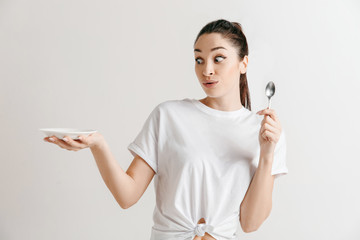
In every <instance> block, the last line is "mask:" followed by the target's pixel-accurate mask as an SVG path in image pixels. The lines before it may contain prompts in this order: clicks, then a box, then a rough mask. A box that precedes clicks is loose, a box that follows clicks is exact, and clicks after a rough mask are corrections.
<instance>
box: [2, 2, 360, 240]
mask: <svg viewBox="0 0 360 240" xmlns="http://www.w3.org/2000/svg"><path fill="white" fill-rule="evenodd" d="M219 18H224V19H226V20H229V21H237V22H239V23H240V24H241V25H242V26H243V29H244V32H245V35H246V37H247V39H248V43H249V65H248V81H249V88H250V96H251V101H252V110H253V111H258V110H260V109H263V108H266V106H267V98H266V97H265V95H264V89H265V86H266V83H267V82H268V81H274V82H275V84H276V93H275V96H274V97H273V98H272V108H273V109H275V110H276V112H277V114H278V116H279V118H280V121H281V123H282V126H283V128H284V129H285V130H286V132H287V166H288V168H289V174H288V175H286V176H284V177H281V178H279V179H278V180H276V181H275V185H274V192H273V208H272V212H271V215H270V217H269V218H268V219H266V221H265V222H264V223H263V224H262V225H261V227H260V229H259V230H258V231H256V232H252V233H249V234H246V233H243V232H242V231H241V229H240V228H239V236H240V238H241V239H254V240H260V239H270V240H271V239H273V240H275V239H276V240H280V239H283V240H288V239H292V240H300V239H331V240H332V239H347V240H352V239H360V230H359V223H360V207H359V202H360V193H359V189H360V188H359V167H360V163H359V161H360V158H359V143H360V141H359V136H360V127H359V124H358V122H359V116H360V114H359V107H358V104H359V100H360V97H359V95H358V93H359V91H360V83H359V82H360V73H359V70H358V69H359V66H360V60H359V54H360V47H359V43H360V30H359V29H360V3H359V1H355V0H353V1H350V0H347V1H344V0H341V1H340V0H339V1H325V0H324V1H320V0H311V1H310V0H305V1H295V0H293V1H289V0H288V1H265V0H261V1H208V0H207V1H165V0H163V1H131V2H130V1H120V0H118V1H114V0H106V1H94V0H87V1H80V0H71V1H69V0H66V1H65V0H61V1H60V0H57V1H54V0H33V1H24V0H0V121H1V122H0V123H1V125H0V128H1V139H0V148H1V150H0V161H1V167H0V239H3V240H10V239H11V240H12V239H34V240H35V239H36V240H40V239H134V240H138V239H149V238H150V232H151V227H152V224H153V221H152V213H153V209H154V206H155V194H154V189H153V182H152V183H151V184H150V185H149V188H148V189H147V190H146V192H145V193H144V195H143V196H142V198H141V199H140V200H139V202H138V203H137V204H136V205H134V206H132V207H131V208H129V209H126V210H124V209H122V208H120V206H118V204H117V202H116V201H115V199H114V198H113V196H112V195H111V192H110V191H109V190H108V189H107V187H106V185H105V183H104V182H103V180H102V178H101V175H100V173H99V171H98V169H97V166H96V163H95V160H94V158H93V156H92V154H91V151H90V150H89V149H85V150H81V151H79V152H72V151H66V150H64V149H61V148H59V147H58V146H56V145H53V144H50V143H46V142H44V141H43V140H42V138H43V137H44V135H43V134H42V133H41V132H39V131H38V129H39V128H47V127H70V128H85V129H88V128H90V129H97V130H98V131H99V132H101V133H102V134H103V135H104V137H105V139H106V141H107V142H108V144H109V145H110V148H111V150H112V153H113V154H114V156H115V157H116V159H117V161H118V162H119V164H120V165H121V167H122V168H123V169H124V170H126V169H127V168H128V166H129V165H130V163H131V161H132V159H133V157H132V156H131V154H130V152H128V150H127V149H126V147H127V145H128V144H129V143H130V142H131V141H132V140H133V139H134V138H135V136H136V135H137V133H138V132H139V131H140V129H141V127H142V125H143V123H144V122H145V119H146V118H147V116H148V115H149V114H150V112H151V110H152V109H153V108H154V107H155V106H156V105H157V104H159V103H160V102H163V101H166V100H171V99H183V98H186V97H189V98H196V99H200V98H203V97H205V93H204V92H203V90H202V88H201V86H200V84H199V82H198V80H197V77H196V75H195V71H194V65H195V60H194V53H193V43H194V40H195V37H196V35H197V34H198V32H199V31H200V29H201V28H202V27H203V26H204V25H205V24H206V23H208V22H210V21H213V20H217V19H219ZM239 227H240V226H239Z"/></svg>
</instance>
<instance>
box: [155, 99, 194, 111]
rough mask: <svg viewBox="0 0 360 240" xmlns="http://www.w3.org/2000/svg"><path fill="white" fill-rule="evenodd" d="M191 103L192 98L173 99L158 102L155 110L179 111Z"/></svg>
mask: <svg viewBox="0 0 360 240" xmlns="http://www.w3.org/2000/svg"><path fill="white" fill-rule="evenodd" d="M189 104H191V101H190V99H188V98H185V99H171V100H166V101H163V102H160V103H158V104H157V105H156V106H155V108H154V110H156V111H159V112H169V111H179V110H181V109H182V108H186V107H187V106H189Z"/></svg>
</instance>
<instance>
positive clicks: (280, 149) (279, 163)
mask: <svg viewBox="0 0 360 240" xmlns="http://www.w3.org/2000/svg"><path fill="white" fill-rule="evenodd" d="M287 173H288V168H287V166H286V135H285V131H284V129H283V130H282V131H281V135H280V138H279V141H278V142H277V144H276V147H275V151H274V160H273V165H272V170H271V175H275V178H278V177H280V176H283V175H285V174H287Z"/></svg>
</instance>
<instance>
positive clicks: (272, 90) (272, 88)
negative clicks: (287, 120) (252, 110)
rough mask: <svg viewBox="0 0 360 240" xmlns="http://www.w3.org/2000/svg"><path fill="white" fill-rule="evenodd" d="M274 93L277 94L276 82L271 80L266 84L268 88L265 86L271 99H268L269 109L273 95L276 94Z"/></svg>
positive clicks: (266, 93) (266, 92)
mask: <svg viewBox="0 0 360 240" xmlns="http://www.w3.org/2000/svg"><path fill="white" fill-rule="evenodd" d="M274 94H275V84H274V83H273V82H272V81H270V82H268V84H267V85H266V88H265V95H266V96H267V97H268V99H269V101H268V109H270V106H271V97H272V96H274Z"/></svg>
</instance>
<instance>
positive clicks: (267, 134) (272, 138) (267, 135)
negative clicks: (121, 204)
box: [261, 130, 276, 142]
mask: <svg viewBox="0 0 360 240" xmlns="http://www.w3.org/2000/svg"><path fill="white" fill-rule="evenodd" d="M261 136H262V137H263V138H264V139H266V140H267V141H271V142H276V136H275V134H274V133H272V132H270V131H269V130H265V131H264V133H263V134H262V135H261Z"/></svg>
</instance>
